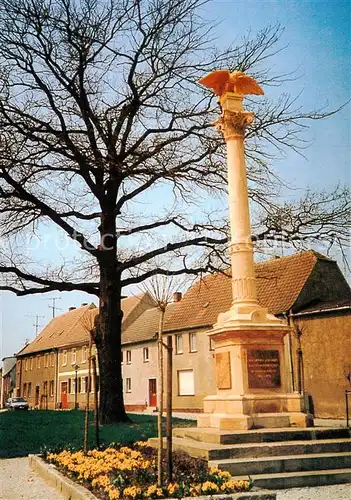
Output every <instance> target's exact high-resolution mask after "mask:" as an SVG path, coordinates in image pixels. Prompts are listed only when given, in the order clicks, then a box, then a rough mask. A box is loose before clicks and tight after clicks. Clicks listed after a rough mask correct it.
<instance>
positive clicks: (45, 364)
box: [44, 353, 49, 368]
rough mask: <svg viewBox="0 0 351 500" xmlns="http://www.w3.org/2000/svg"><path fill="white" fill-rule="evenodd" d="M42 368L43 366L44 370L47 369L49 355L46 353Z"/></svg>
mask: <svg viewBox="0 0 351 500" xmlns="http://www.w3.org/2000/svg"><path fill="white" fill-rule="evenodd" d="M44 366H45V368H48V366H49V354H48V353H46V354H45V360H44Z"/></svg>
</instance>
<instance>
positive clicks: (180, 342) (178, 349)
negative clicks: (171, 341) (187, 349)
mask: <svg viewBox="0 0 351 500" xmlns="http://www.w3.org/2000/svg"><path fill="white" fill-rule="evenodd" d="M175 341H176V354H183V335H176V336H175Z"/></svg>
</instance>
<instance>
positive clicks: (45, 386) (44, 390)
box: [43, 381, 48, 396]
mask: <svg viewBox="0 0 351 500" xmlns="http://www.w3.org/2000/svg"><path fill="white" fill-rule="evenodd" d="M43 392H44V396H47V395H48V383H47V381H45V382H44V387H43Z"/></svg>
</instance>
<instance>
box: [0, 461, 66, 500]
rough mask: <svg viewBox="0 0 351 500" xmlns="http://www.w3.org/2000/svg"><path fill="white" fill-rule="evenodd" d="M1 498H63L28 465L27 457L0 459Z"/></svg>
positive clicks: (31, 499)
mask: <svg viewBox="0 0 351 500" xmlns="http://www.w3.org/2000/svg"><path fill="white" fill-rule="evenodd" d="M0 498H1V500H21V499H22V498H23V499H26V500H63V498H64V497H63V496H62V495H60V494H59V493H58V492H57V490H56V489H55V488H52V487H51V486H49V485H48V484H47V483H46V482H45V481H44V480H43V479H41V478H40V477H39V476H38V475H37V474H36V473H35V472H33V471H32V469H31V468H30V467H29V464H28V458H27V457H23V458H11V459H2V460H0Z"/></svg>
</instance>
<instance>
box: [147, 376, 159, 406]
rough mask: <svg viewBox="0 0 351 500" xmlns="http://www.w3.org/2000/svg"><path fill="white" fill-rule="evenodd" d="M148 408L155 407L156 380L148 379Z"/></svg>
mask: <svg viewBox="0 0 351 500" xmlns="http://www.w3.org/2000/svg"><path fill="white" fill-rule="evenodd" d="M149 406H157V390H156V379H155V378H150V379H149Z"/></svg>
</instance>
